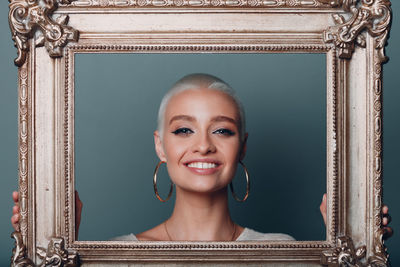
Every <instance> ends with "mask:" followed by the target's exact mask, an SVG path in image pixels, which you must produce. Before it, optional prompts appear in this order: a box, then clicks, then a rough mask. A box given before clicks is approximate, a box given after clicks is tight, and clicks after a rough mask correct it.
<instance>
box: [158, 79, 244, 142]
mask: <svg viewBox="0 0 400 267" xmlns="http://www.w3.org/2000/svg"><path fill="white" fill-rule="evenodd" d="M199 89H213V90H216V91H219V92H223V93H225V94H226V95H228V96H230V97H231V98H232V100H233V101H234V102H235V104H236V107H237V109H238V111H239V137H240V141H241V142H243V141H244V138H245V133H246V120H245V114H244V108H243V105H242V103H241V102H240V100H239V98H238V97H237V96H236V93H235V91H234V90H233V89H232V87H230V85H229V84H227V83H226V82H224V81H223V80H221V79H219V78H217V77H215V76H213V75H210V74H204V73H194V74H189V75H186V76H185V77H183V78H182V79H180V80H178V81H177V82H176V83H175V84H174V85H173V86H172V87H171V89H169V90H168V92H167V93H166V94H165V95H164V97H163V99H162V100H161V104H160V108H159V110H158V119H157V130H158V132H159V133H160V137H162V135H163V129H164V117H165V110H166V108H167V105H168V103H169V101H170V100H171V98H172V97H173V96H174V95H176V94H178V93H180V92H183V91H186V90H199Z"/></svg>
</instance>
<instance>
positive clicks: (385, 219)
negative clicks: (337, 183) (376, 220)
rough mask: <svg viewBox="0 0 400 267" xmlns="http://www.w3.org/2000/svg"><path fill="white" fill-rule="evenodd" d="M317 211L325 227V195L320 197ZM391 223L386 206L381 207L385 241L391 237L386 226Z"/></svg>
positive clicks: (390, 232) (390, 228)
mask: <svg viewBox="0 0 400 267" xmlns="http://www.w3.org/2000/svg"><path fill="white" fill-rule="evenodd" d="M319 210H320V211H321V215H322V218H323V219H324V223H325V225H326V210H327V209H326V193H325V194H324V195H323V197H322V202H321V205H320V206H319ZM390 221H391V217H390V215H389V208H388V206H386V205H383V207H382V226H383V239H384V240H386V239H388V238H389V237H391V236H392V235H393V229H392V227H390V226H388V224H389V223H390Z"/></svg>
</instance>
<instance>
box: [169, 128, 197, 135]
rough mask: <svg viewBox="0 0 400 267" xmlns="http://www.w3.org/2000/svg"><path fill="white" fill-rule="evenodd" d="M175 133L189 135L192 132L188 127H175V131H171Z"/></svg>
mask: <svg viewBox="0 0 400 267" xmlns="http://www.w3.org/2000/svg"><path fill="white" fill-rule="evenodd" d="M172 133H173V134H175V135H189V134H192V133H194V132H193V131H192V130H190V129H189V128H179V129H176V130H175V131H173V132H172Z"/></svg>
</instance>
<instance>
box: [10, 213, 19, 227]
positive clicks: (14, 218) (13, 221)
mask: <svg viewBox="0 0 400 267" xmlns="http://www.w3.org/2000/svg"><path fill="white" fill-rule="evenodd" d="M18 222H19V214H14V215H13V216H11V223H12V224H13V225H14V224H17V223H18Z"/></svg>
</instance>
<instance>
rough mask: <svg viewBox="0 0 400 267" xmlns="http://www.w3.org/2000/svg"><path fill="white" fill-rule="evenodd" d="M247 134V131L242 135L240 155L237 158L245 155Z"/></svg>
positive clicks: (241, 158)
mask: <svg viewBox="0 0 400 267" xmlns="http://www.w3.org/2000/svg"><path fill="white" fill-rule="evenodd" d="M248 136H249V134H248V133H246V134H245V135H244V139H243V144H242V149H241V150H240V157H239V159H240V160H241V161H242V160H243V159H244V156H246V149H247V137H248Z"/></svg>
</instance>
